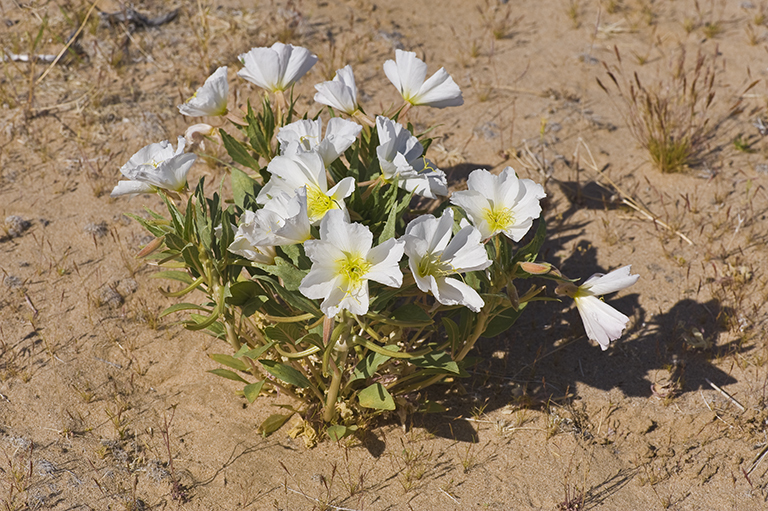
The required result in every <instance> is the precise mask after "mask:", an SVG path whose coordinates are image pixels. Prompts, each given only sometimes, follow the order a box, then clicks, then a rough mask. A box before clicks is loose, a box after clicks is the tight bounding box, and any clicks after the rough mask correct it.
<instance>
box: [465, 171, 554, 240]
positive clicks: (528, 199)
mask: <svg viewBox="0 0 768 511" xmlns="http://www.w3.org/2000/svg"><path fill="white" fill-rule="evenodd" d="M467 188H468V190H466V191H460V192H454V193H453V195H452V196H451V204H455V205H456V206H459V207H460V208H462V209H463V210H464V211H465V212H466V213H467V216H468V217H469V219H470V220H471V221H472V224H474V226H475V227H477V228H478V230H479V231H480V232H481V233H482V235H483V239H486V240H487V239H490V238H492V237H493V236H496V235H497V234H499V233H502V234H504V236H506V237H507V238H509V239H511V240H513V241H520V240H521V239H522V238H523V236H525V234H526V233H527V232H528V231H529V230H530V228H531V226H532V225H533V221H534V220H535V219H537V218H538V217H539V215H540V214H541V205H540V204H539V202H540V201H541V199H543V198H544V197H546V196H547V194H546V193H544V188H543V187H542V186H541V185H540V184H537V183H534V182H533V181H531V180H530V179H518V177H517V175H516V174H515V171H514V170H513V169H512V167H507V168H505V169H504V170H502V171H501V174H499V175H498V176H495V175H493V174H491V173H490V172H488V171H487V170H484V169H477V170H474V171H472V173H471V174H470V175H469V179H467Z"/></svg>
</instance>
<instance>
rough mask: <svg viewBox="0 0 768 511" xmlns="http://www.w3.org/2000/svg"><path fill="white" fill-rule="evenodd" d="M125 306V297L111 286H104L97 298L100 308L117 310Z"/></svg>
mask: <svg viewBox="0 0 768 511" xmlns="http://www.w3.org/2000/svg"><path fill="white" fill-rule="evenodd" d="M122 304H123V297H122V296H121V295H120V293H118V292H117V291H116V290H115V289H113V288H112V287H110V286H104V287H103V288H102V289H101V291H100V292H99V294H98V296H97V297H96V305H97V306H98V307H103V306H105V305H106V306H108V307H109V308H110V309H116V308H117V307H120V306H121V305H122Z"/></svg>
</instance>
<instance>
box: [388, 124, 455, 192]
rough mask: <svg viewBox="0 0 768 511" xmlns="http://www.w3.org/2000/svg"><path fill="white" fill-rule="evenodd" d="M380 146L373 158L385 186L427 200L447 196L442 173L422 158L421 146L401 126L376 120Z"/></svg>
mask: <svg viewBox="0 0 768 511" xmlns="http://www.w3.org/2000/svg"><path fill="white" fill-rule="evenodd" d="M376 129H377V132H378V135H379V146H378V147H377V148H376V156H377V157H378V160H379V167H380V168H381V177H382V179H383V180H384V181H386V182H388V183H392V182H395V181H396V182H397V184H398V186H400V188H403V189H404V190H407V191H409V192H413V193H415V194H416V195H421V196H423V197H427V198H430V199H436V198H437V197H438V196H443V197H444V196H446V195H448V183H447V180H446V177H445V173H444V172H443V171H442V170H440V169H438V168H435V167H434V164H433V163H432V162H430V161H429V160H427V159H426V158H424V157H423V156H422V154H423V152H424V146H422V145H421V143H420V142H419V139H418V138H416V137H415V136H413V134H412V133H411V132H410V131H408V130H407V129H405V128H404V127H403V125H402V124H400V123H397V122H395V121H393V120H391V119H388V118H386V117H383V116H381V115H379V116H377V117H376Z"/></svg>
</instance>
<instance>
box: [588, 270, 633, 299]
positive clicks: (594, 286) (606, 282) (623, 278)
mask: <svg viewBox="0 0 768 511" xmlns="http://www.w3.org/2000/svg"><path fill="white" fill-rule="evenodd" d="M630 268H631V266H623V267H621V268H619V269H616V270H613V271H612V272H610V273H608V274H606V275H603V274H600V273H597V274H595V275H592V276H591V277H590V278H589V279H587V281H586V282H584V284H582V285H581V286H580V287H581V288H582V289H584V290H585V291H587V292H589V293H590V294H593V295H607V294H609V293H614V292H616V291H619V290H621V289H624V288H627V287H629V286H631V285H632V284H634V283H635V282H637V279H639V278H640V275H630V274H629V270H630Z"/></svg>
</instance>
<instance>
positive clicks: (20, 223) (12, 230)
mask: <svg viewBox="0 0 768 511" xmlns="http://www.w3.org/2000/svg"><path fill="white" fill-rule="evenodd" d="M31 225H32V224H31V223H30V222H29V221H27V220H24V219H23V218H21V217H20V216H18V215H11V216H9V217H6V219H5V222H4V223H3V228H2V230H3V231H4V232H5V234H6V236H7V237H8V238H18V237H19V236H21V235H22V234H24V231H26V230H27V229H29V227H30V226H31Z"/></svg>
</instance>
